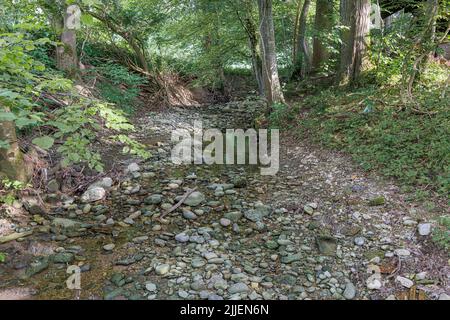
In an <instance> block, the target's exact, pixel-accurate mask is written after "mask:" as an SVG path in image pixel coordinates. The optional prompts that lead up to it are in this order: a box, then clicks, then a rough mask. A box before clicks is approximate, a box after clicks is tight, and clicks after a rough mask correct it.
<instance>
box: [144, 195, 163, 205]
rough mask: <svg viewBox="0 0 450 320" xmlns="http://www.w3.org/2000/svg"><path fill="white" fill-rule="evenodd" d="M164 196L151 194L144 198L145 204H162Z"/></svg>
mask: <svg viewBox="0 0 450 320" xmlns="http://www.w3.org/2000/svg"><path fill="white" fill-rule="evenodd" d="M162 199H163V196H162V195H161V194H152V195H151V196H149V197H147V198H145V199H144V203H145V204H160V203H161V202H162Z"/></svg>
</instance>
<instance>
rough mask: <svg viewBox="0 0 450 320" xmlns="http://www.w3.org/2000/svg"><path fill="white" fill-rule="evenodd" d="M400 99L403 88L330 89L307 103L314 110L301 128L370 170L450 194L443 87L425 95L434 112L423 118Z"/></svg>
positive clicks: (448, 113) (449, 119) (449, 124)
mask: <svg viewBox="0 0 450 320" xmlns="http://www.w3.org/2000/svg"><path fill="white" fill-rule="evenodd" d="M398 96H399V91H398V89H396V90H391V91H389V90H387V89H384V91H378V90H375V89H370V88H369V89H367V88H366V89H361V90H359V91H356V92H353V93H352V94H349V93H347V92H341V91H333V90H326V91H323V92H322V93H321V94H318V95H315V96H310V97H308V98H306V99H305V102H304V107H307V108H311V109H312V110H311V112H310V115H309V117H307V118H306V119H305V120H303V121H302V122H301V123H300V126H299V128H300V129H301V130H302V132H304V133H308V134H309V135H311V136H313V137H314V138H315V139H318V140H319V141H321V142H323V143H325V144H326V145H328V146H331V147H334V148H338V149H341V150H342V149H343V150H346V151H348V152H349V153H350V154H351V155H352V156H353V157H354V158H355V160H356V161H357V162H358V163H360V164H361V166H362V167H363V168H364V169H367V170H374V169H375V170H377V171H378V172H381V173H383V174H385V175H387V176H390V177H395V178H397V179H398V180H399V181H400V182H402V183H404V184H405V185H414V186H422V187H427V188H428V189H432V190H437V191H439V192H441V193H442V194H449V192H450V158H449V157H448V152H449V150H450V141H449V139H448V137H449V136H450V110H449V108H448V104H447V103H446V99H445V97H442V96H441V90H439V89H435V90H433V91H431V92H426V91H425V92H423V94H422V95H421V96H420V97H417V101H418V102H421V103H423V104H424V105H425V104H427V106H428V111H429V113H423V114H422V113H418V112H416V111H415V109H414V108H413V106H409V105H407V106H404V107H401V105H402V102H401V101H399V98H398ZM362 97H366V98H362ZM316 133H318V135H317V134H316Z"/></svg>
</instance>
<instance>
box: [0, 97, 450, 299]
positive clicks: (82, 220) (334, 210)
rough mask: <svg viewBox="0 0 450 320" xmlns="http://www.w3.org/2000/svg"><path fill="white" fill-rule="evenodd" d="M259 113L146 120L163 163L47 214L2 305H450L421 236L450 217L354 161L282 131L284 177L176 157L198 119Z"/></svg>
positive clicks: (442, 267)
mask: <svg viewBox="0 0 450 320" xmlns="http://www.w3.org/2000/svg"><path fill="white" fill-rule="evenodd" d="M257 108H258V104H257V103H250V102H248V103H230V104H227V105H224V106H210V107H207V108H199V109H181V108H173V109H170V110H168V111H164V112H149V113H147V114H143V115H142V116H140V117H139V118H138V119H137V123H136V125H137V127H138V130H137V135H138V137H139V139H140V140H141V141H143V142H145V143H147V144H149V145H151V149H152V158H151V159H150V160H148V161H146V162H137V163H136V162H135V161H134V160H133V159H128V160H127V161H126V162H124V163H122V166H123V167H124V169H125V168H127V167H128V169H131V170H128V172H127V174H126V176H125V177H126V178H125V179H122V180H121V181H120V183H119V181H116V180H115V177H111V178H112V179H113V181H114V184H113V186H112V187H109V186H108V185H107V184H108V183H107V181H104V182H105V183H104V185H103V186H102V187H104V189H106V190H107V197H106V199H105V200H100V201H97V202H92V203H89V204H85V203H82V202H81V201H80V199H78V198H77V199H67V198H66V199H65V202H64V201H61V202H59V203H56V204H55V205H54V206H53V207H52V208H51V209H48V212H47V214H41V215H40V216H42V217H43V220H39V221H38V222H36V223H35V224H36V226H34V227H33V228H34V233H33V235H32V236H30V237H27V238H25V239H24V240H23V241H20V242H17V241H14V242H9V243H7V244H3V245H0V251H2V252H6V253H8V257H7V258H8V259H7V261H6V263H5V264H0V297H2V298H5V297H6V298H7V297H10V298H15V297H16V296H20V295H21V294H22V295H23V298H29V296H30V295H31V296H32V297H33V298H36V299H44V298H58V299H73V298H82V299H387V298H389V299H393V298H396V299H403V298H405V297H409V298H417V299H425V298H427V299H438V298H441V299H444V298H448V295H449V294H450V286H449V283H450V282H449V277H450V267H449V261H448V255H447V254H446V253H445V252H443V251H439V250H437V249H436V248H435V246H434V244H433V243H432V241H431V236H430V235H424V236H421V235H419V234H418V224H420V227H421V228H424V230H425V229H426V228H427V226H428V225H427V223H432V224H433V223H434V222H433V220H431V217H432V216H436V215H439V214H444V213H445V212H443V210H448V208H444V209H442V208H438V207H436V208H435V209H434V211H430V210H429V209H427V208H426V207H424V206H421V205H418V204H412V203H409V202H407V201H406V195H404V194H402V193H401V192H400V191H399V188H398V187H396V186H395V185H392V184H388V183H387V182H384V181H382V180H379V181H378V180H377V179H375V178H374V177H373V176H367V175H366V174H365V173H363V172H362V171H360V170H359V169H358V168H357V167H356V166H355V165H354V164H352V163H351V161H350V160H349V158H348V157H346V156H344V155H341V154H338V153H334V152H331V151H328V150H322V149H320V148H317V147H314V146H312V145H310V144H309V143H308V142H302V141H296V140H295V139H293V138H292V137H291V136H288V135H286V134H282V139H281V143H280V145H281V146H280V152H281V159H280V161H281V165H280V171H279V172H278V174H277V175H276V176H261V175H260V173H259V168H258V167H255V166H237V165H235V166H231V165H227V166H225V165H213V166H206V165H183V166H181V165H174V164H172V162H171V161H170V152H171V149H172V145H171V143H170V133H171V130H173V129H177V128H186V129H188V130H192V125H193V121H194V120H198V119H202V121H203V126H204V128H205V129H206V128H220V129H224V128H244V129H245V128H247V127H249V126H250V125H251V123H252V119H253V118H254V116H255V114H257V112H258V110H257ZM194 187H195V188H197V192H195V193H193V194H192V195H191V196H189V197H188V199H187V202H186V203H184V204H183V205H181V206H180V207H179V208H178V209H177V210H175V211H174V212H172V213H171V214H169V215H168V216H167V217H166V218H165V219H162V220H161V219H160V218H159V216H160V215H161V213H162V212H164V211H165V210H167V209H169V208H171V207H172V206H173V205H174V204H175V203H177V201H178V200H179V197H181V196H182V195H183V194H185V193H186V191H187V190H190V189H192V188H194ZM95 195H96V194H95V192H94V193H93V194H91V196H95ZM177 197H178V198H177ZM35 220H36V219H35ZM425 231H426V230H425ZM426 233H427V232H424V234H426ZM431 261H433V263H430V262H431ZM68 265H77V266H79V267H80V268H81V271H82V272H81V278H80V279H81V290H69V289H67V286H66V279H67V278H68V277H69V275H68V274H67V273H66V270H67V266H68ZM373 272H375V274H373ZM8 293H9V296H8Z"/></svg>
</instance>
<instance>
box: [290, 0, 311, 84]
mask: <svg viewBox="0 0 450 320" xmlns="http://www.w3.org/2000/svg"><path fill="white" fill-rule="evenodd" d="M310 6H311V0H305V1H304V3H303V7H302V11H301V14H300V18H299V21H298V34H297V43H296V45H297V49H296V56H295V60H294V72H293V75H292V76H293V77H294V78H302V77H304V76H305V75H307V74H308V73H309V71H310V69H311V56H310V53H309V48H308V42H307V39H306V22H307V20H308V12H309V8H310Z"/></svg>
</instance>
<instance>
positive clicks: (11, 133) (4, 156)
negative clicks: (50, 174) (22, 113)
mask: <svg viewBox="0 0 450 320" xmlns="http://www.w3.org/2000/svg"><path fill="white" fill-rule="evenodd" d="M2 109H3V110H5V108H2ZM5 111H6V112H8V111H9V110H8V109H6V110H5ZM0 140H3V141H6V142H8V143H9V148H8V149H3V148H0V174H1V175H6V176H7V177H8V178H9V179H12V180H18V181H21V182H27V181H28V174H27V169H26V167H25V163H24V160H23V154H22V152H21V151H20V148H19V143H18V142H17V136H16V127H15V125H14V122H12V121H1V122H0Z"/></svg>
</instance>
